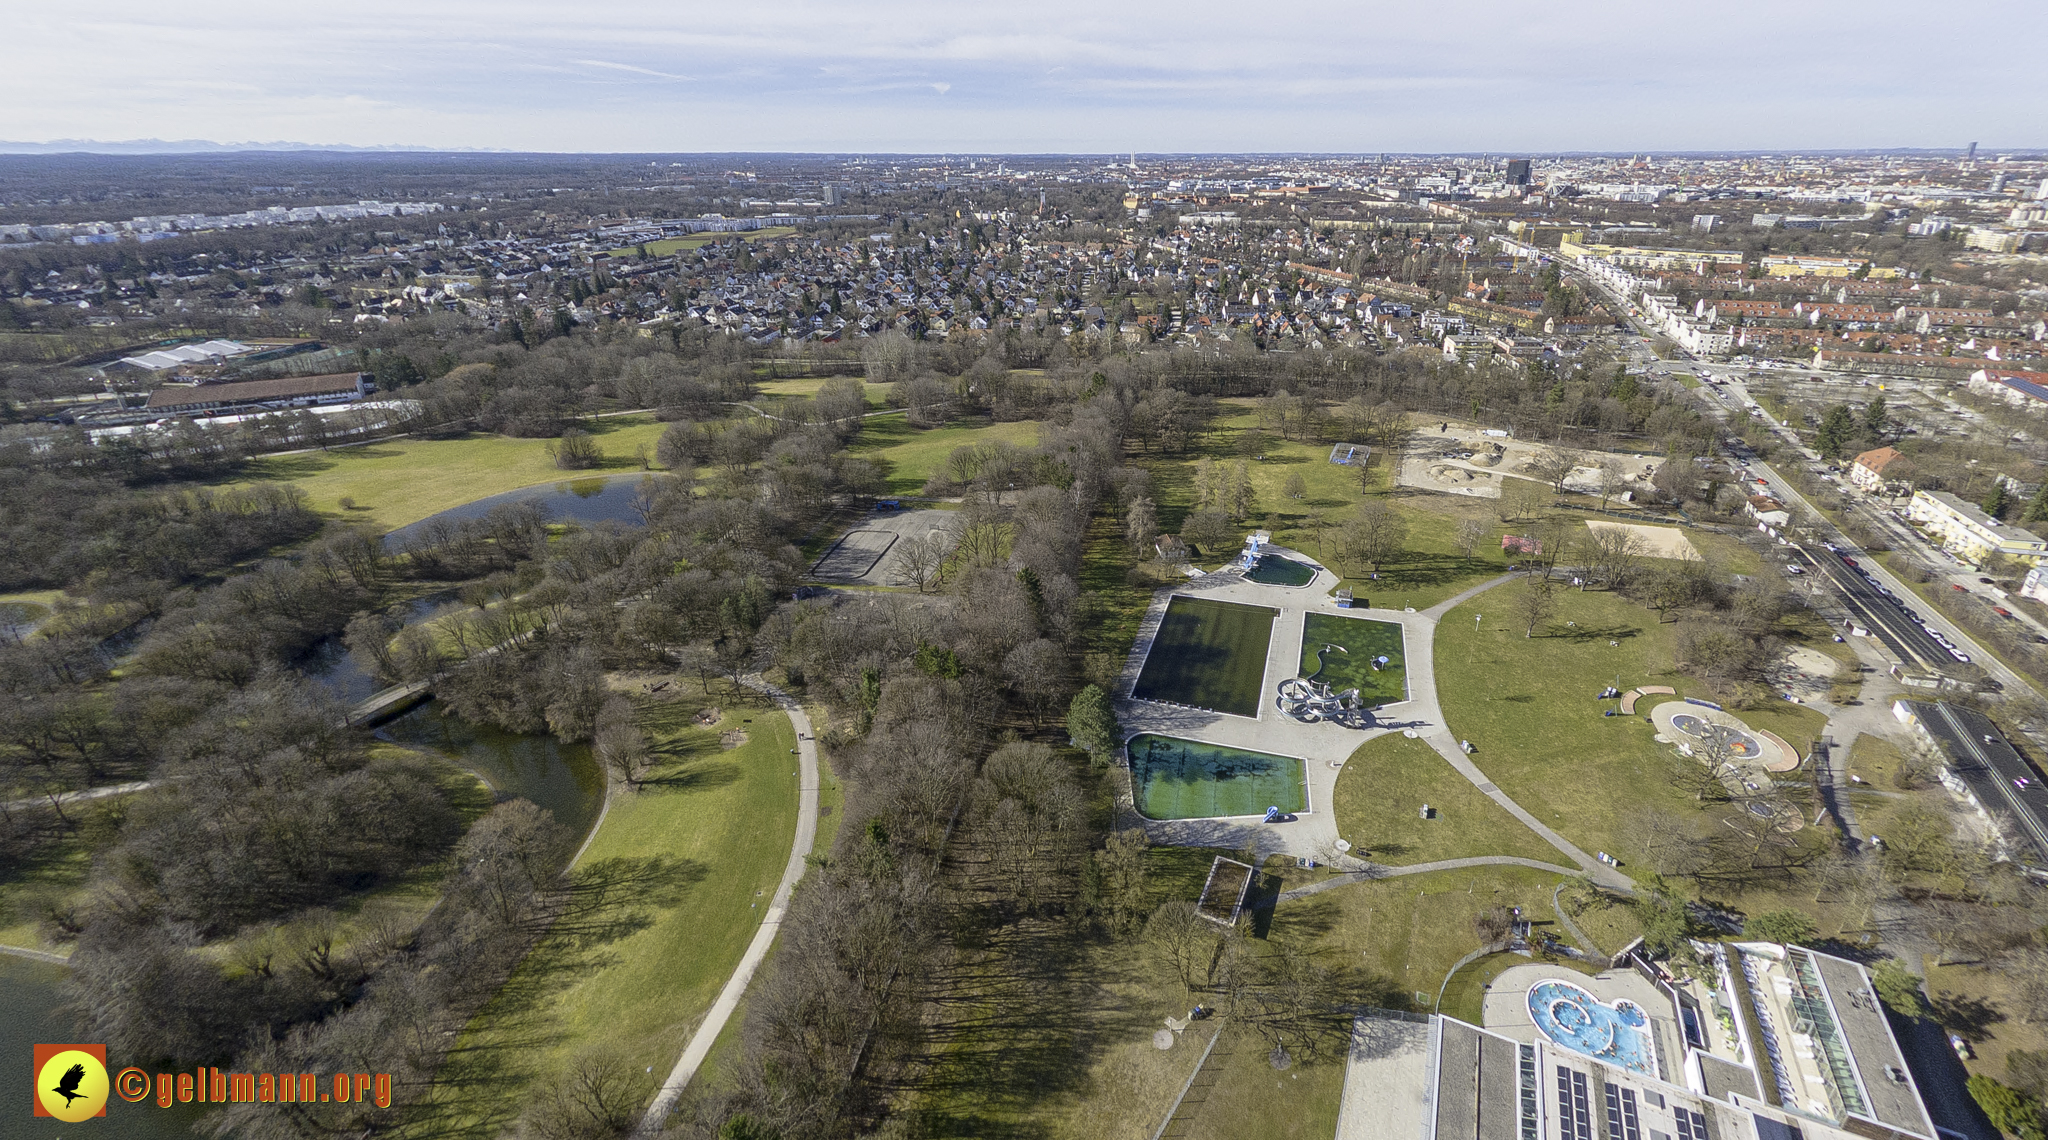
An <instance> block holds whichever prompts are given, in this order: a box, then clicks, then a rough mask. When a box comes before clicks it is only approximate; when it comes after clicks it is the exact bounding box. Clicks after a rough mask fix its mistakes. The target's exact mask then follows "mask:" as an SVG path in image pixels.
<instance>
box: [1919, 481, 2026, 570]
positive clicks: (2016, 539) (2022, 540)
mask: <svg viewBox="0 0 2048 1140" xmlns="http://www.w3.org/2000/svg"><path fill="white" fill-rule="evenodd" d="M1906 517H1907V518H1908V519H1910V520H1911V521H1912V522H1913V523H1914V525H1916V526H1918V527H1920V528H1921V529H1922V530H1925V531H1926V532H1927V533H1928V534H1929V535H1930V536H1931V537H1933V538H1934V540H1935V541H1936V542H1938V543H1940V544H1941V548H1942V549H1943V550H1946V551H1948V552H1949V553H1950V554H1953V555H1955V556H1956V557H1958V558H1962V559H1966V560H1968V561H1970V562H1975V563H1982V562H1983V561H1985V560H1986V559H1988V558H1991V557H1994V556H2001V555H2002V556H2004V557H2007V558H2016V559H2019V560H2020V561H2022V562H2028V563H2032V564H2033V565H2036V566H2038V565H2040V564H2041V562H2042V561H2043V559H2048V541H2044V540H2043V539H2042V538H2041V537H2040V536H2039V535H2037V534H2035V533H2034V532H2032V531H2029V530H2023V529H2021V528H2020V527H2016V526H2007V525H2006V524H2004V523H2002V522H1999V521H1998V520H1997V519H1994V518H1992V517H1991V516H1990V515H1987V514H1985V513H1984V512H1983V511H1982V510H1981V509H1979V508H1978V507H1977V505H1976V504H1975V503H1969V502H1965V501H1963V500H1962V499H1959V498H1956V497H1955V496H1954V495H1951V494H1949V493H1948V492H1947V491H1915V492H1913V501H1912V503H1911V504H1910V505H1908V506H1907V508H1906Z"/></svg>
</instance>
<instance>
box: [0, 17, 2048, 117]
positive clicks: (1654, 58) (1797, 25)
mask: <svg viewBox="0 0 2048 1140" xmlns="http://www.w3.org/2000/svg"><path fill="white" fill-rule="evenodd" d="M1845 16H1847V17H1849V18H1845ZM1942 17H1943V19H1942V22H1943V24H1944V26H1969V27H1976V28H1982V29H1996V31H1997V34H1998V38H1999V39H2000V40H2001V41H2003V42H2010V43H2013V44H2016V45H2018V44H2025V43H2029V42H2039V41H2040V39H2041V38H2042V37H2043V34H2044V33H2048V10H2044V9H2042V8H2039V7H2027V8H2023V9H2022V8H2015V7H2014V6H2012V5H2001V4H1995V3H1990V2H1988V0H1960V2H1959V3H1957V4H1952V5H1949V6H1948V7H1946V8H1945V9H1944V10H1943V13H1942ZM1926 22H1927V17H1926V10H1925V9H1924V8H1923V7H1921V6H1918V5H1908V4H1906V3H1903V2H1902V0H1880V2H1878V3H1876V4H1874V5H1864V6H1859V7H1858V8H1856V9H1855V10H1854V11H1853V13H1845V12H1844V11H1841V10H1830V9H1828V8H1826V7H1825V6H1811V7H1805V8H1800V7H1793V8H1785V7H1783V6H1778V5H1766V4H1764V3H1761V2H1759V0H1735V2H1734V3H1732V4H1729V5H1723V6H1721V7H1719V8H1716V9H1715V10H1714V11H1713V13H1712V18H1711V22H1710V21H1709V19H1708V18H1707V17H1705V16H1703V15H1701V14H1700V13H1698V12H1696V11H1694V10H1690V9H1686V10H1675V9H1674V10H1664V9H1659V8H1654V7H1643V6H1637V5H1629V4H1622V3H1619V2H1615V0H1574V2H1571V3H1567V4H1564V5H1554V6H1549V7H1544V8H1531V7H1529V6H1524V5H1509V4H1503V3H1499V2H1498V0H1460V2H1458V3H1454V4H1452V5H1449V6H1436V7H1430V8H1426V9H1422V8H1414V7H1400V8H1395V7H1388V6H1380V5H1369V6H1360V7H1356V8H1350V9H1327V8H1312V7H1310V6H1306V5H1293V6H1280V7H1275V6H1272V5H1260V6H1256V7H1248V6H1238V5H1221V4H1213V3H1212V4H1206V5H1204V4H1196V5H1166V4H1160V3H1146V4H1139V5H1135V6H1132V5H1123V6H1118V7H1117V8H1115V9H1113V10H1111V9H1107V8H1105V7H1103V6H1100V5H1084V4H1078V3H1073V2H1072V0H1056V2H1055V3H1052V4H1046V5H1036V6H1032V7H1030V8H1028V9H1024V8H1001V9H997V8H986V7H982V6H971V7H970V6H961V5H948V4H940V3H934V2H932V0H882V2H879V3H872V4H867V5H862V6H860V7H858V8H857V9H855V8H849V7H846V6H835V5H825V4H819V3H813V2H810V0H771V2H770V3H768V4H764V5H754V6H750V7H749V8H747V9H746V10H745V11H744V12H738V11H735V10H734V9H732V8H729V7H724V6H717V7H714V6H712V5H707V4H702V3H684V4H680V5H665V4H656V3H649V2H646V0H628V2H626V3H622V4H618V5H613V6H611V7H608V8H607V9H606V11H605V19H604V21H603V23H602V25H596V24H593V22H592V21H591V20H590V19H589V17H588V14H587V13H586V12H584V11H581V10H579V9H575V8H573V7H571V8H565V7H562V6H560V5H550V4H541V3H535V2H532V0H508V2H506V3H501V4H493V5H489V6H485V5H481V4H476V3H458V4H454V5H437V6H423V5H408V4H399V3H395V2H393V0H366V2H365V3H362V4H358V5H354V6H351V7H350V8H348V9H347V10H346V11H342V10H335V9H311V10H308V9H292V10H282V9H278V8H276V7H275V6H272V5H260V4H256V3H253V2H251V0H225V2H220V3H212V4H208V5H206V6H204V7H203V8H195V7H193V6H173V7H165V6H162V5H151V4H144V3H141V2H139V0H86V2H85V3H83V4H81V5H72V6H66V7H64V8H61V9H45V10H41V11H37V12H32V13H22V14H18V15H17V16H16V18H15V21H14V27H15V48H16V50H15V53H14V60H15V62H14V64H13V65H12V66H11V67H10V68H9V69H8V70H7V72H6V73H5V74H4V75H0V98H4V100H5V103H6V105H7V106H8V107H9V108H10V109H11V110H12V114H11V115H10V116H9V118H8V120H7V123H6V124H5V125H4V126H0V134H4V135H8V136H12V137H15V138H18V139H22V140H25V141H26V142H28V143H38V142H47V141H49V140H150V139H157V140H197V139H226V140H251V139H271V140H281V139H292V140H304V141H305V144H307V145H308V146H310V147H311V148H315V149H318V148H327V147H386V146H388V147H415V148H425V149H431V150H462V149H485V150H507V151H513V152H520V153H598V154H658V153H671V154H681V153H892V154H932V153H948V152H953V153H975V154H1004V153H1014V154H1052V153H1087V154H1115V153H1126V152H1129V151H1130V150H1132V149H1133V148H1136V149H1138V150H1140V151H1145V150H1148V149H1149V150H1152V151H1157V152H1164V153H1202V154H1234V153H1313V154H1344V153H1367V154H1369V153H1376V152H1379V151H1388V152H1402V153H1422V154H1442V153H1486V152H1505V151H1508V150H1514V151H1517V152H1535V153H1556V152H1581V153H1584V152H1600V153H1607V152H1612V153H1631V152H1642V151H1645V150H1650V151H1656V152H1660V153H1672V152H1701V151H1721V152H1727V151H1738V150H1739V151H1762V152H1769V151H1788V150H1789V151H1797V150H1801V149H1802V147H1807V148H1810V147H1811V146H1812V140H1813V139H1814V138H1815V137H1816V136H1824V137H1827V138H1829V139H1831V140H1832V141H1831V142H1830V143H1829V145H1828V146H1827V147H1826V148H1825V149H1828V150H1837V151H1841V150H1871V149H1882V148H1887V147H1894V148H1896V147H1912V148H1923V149H1956V148H1961V147H1963V146H1966V145H1967V144H1968V143H1969V142H1970V141H1971V140H1996V139H1999V138H2001V137H2003V138H2008V139H2011V138H2026V137H2027V136H2030V135H2037V134H2038V133H2039V131H2040V129H2041V127H2040V123H2039V115H2038V108H2039V107H2041V106H2043V105H2048V76H2044V75H2043V74H2042V73H2041V71H2040V70H2039V69H2030V68H2024V67H2022V68H2015V69H2011V70H2010V71H2009V72H2007V73H2004V74H2003V77H2002V78H2001V79H2000V80H1999V82H1998V83H1997V84H1988V83H1983V82H1972V81H1959V80H1958V79H1956V78H1954V77H1952V75H1950V74H1949V73H1948V69H1945V68H1939V67H1930V66H1929V65H1928V61H1927V59H1926V50H1925V48H1924V46H1923V45H1924V44H1925V43H1926V42H1927V39H1926V37H1925V36H1923V35H1920V34H1916V33H1914V32H1913V31H1912V29H1914V28H1917V27H1920V26H1922V25H1924V24H1925V23H1926ZM1715 28H1723V29H1727V30H1728V31H1727V33H1726V36H1725V38H1726V39H1727V40H1728V41H1729V44H1728V47H1727V48H1726V49H1725V50H1722V51H1718V52H1717V51H1716V50H1714V49H1713V48H1711V47H1703V46H1701V45H1702V43H1703V42H1710V41H1711V40H1712V39H1713V38H1714V35H1715V32H1714V29H1715ZM1772 43H1777V44H1782V45H1783V50H1782V51H1773V50H1770V48H1769V46H1768V45H1769V44H1772ZM1760 44H1761V45H1762V46H1760ZM2044 142H2048V140H2044ZM98 145H102V146H109V145H116V144H112V143H100V144H98ZM1987 145H1989V146H2003V147H2005V148H2007V149H2010V148H2011V146H2012V144H2009V143H2008V144H1996V143H1987ZM2023 145H2025V146H2026V147H2028V148H2029V149H2032V148H2034V147H2037V146H2039V145H2040V144H2035V143H2028V144H2023ZM294 149H299V147H296V146H295V147H294Z"/></svg>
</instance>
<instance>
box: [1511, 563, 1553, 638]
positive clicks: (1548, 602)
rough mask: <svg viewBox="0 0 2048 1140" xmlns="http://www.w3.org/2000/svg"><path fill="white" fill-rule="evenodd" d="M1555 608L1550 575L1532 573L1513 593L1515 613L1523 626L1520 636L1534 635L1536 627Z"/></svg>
mask: <svg viewBox="0 0 2048 1140" xmlns="http://www.w3.org/2000/svg"><path fill="white" fill-rule="evenodd" d="M1556 609H1557V599H1556V597H1554V596H1553V594H1552V587H1551V584H1550V575H1548V574H1540V575H1536V574H1532V575H1530V576H1529V579H1528V580H1527V581H1526V582H1524V583H1522V588H1521V590H1519V591H1518V592H1517V593H1516V594H1515V613H1516V614H1517V615H1518V616H1520V617H1521V618H1522V619H1523V622H1524V624H1525V628H1524V629H1523V631H1522V636H1523V637H1525V638H1527V637H1535V636H1536V627H1537V626H1538V625H1541V624H1542V623H1543V622H1544V621H1545V620H1546V619H1547V618H1549V617H1550V615H1551V613H1552V612H1554V611H1555V610H1556Z"/></svg>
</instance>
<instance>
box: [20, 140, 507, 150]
mask: <svg viewBox="0 0 2048 1140" xmlns="http://www.w3.org/2000/svg"><path fill="white" fill-rule="evenodd" d="M305 150H316V151H364V152H388V151H419V152H424V153H434V154H449V153H456V152H464V153H468V152H475V153H498V152H497V151H496V150H495V148H491V147H474V146H345V145H342V144H340V143H302V142H230V143H222V142H213V141H211V140H209V139H173V140H170V141H166V140H164V139H128V140H126V141H123V142H102V141H100V140H98V139H53V140H51V141H50V142H7V141H4V140H0V154H227V153H231V152H238V151H305Z"/></svg>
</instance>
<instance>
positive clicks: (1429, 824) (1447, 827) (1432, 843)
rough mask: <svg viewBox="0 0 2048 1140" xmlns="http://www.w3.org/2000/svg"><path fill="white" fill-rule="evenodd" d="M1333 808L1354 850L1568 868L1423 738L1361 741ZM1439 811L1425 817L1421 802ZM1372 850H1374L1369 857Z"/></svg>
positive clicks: (1395, 861) (1393, 859)
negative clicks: (1514, 859) (1513, 858)
mask: <svg viewBox="0 0 2048 1140" xmlns="http://www.w3.org/2000/svg"><path fill="white" fill-rule="evenodd" d="M1334 798H1335V801H1336V802H1335V803H1333V804H1332V805H1331V808H1332V810H1334V811H1335V812H1336V813H1337V834H1339V835H1341V836H1343V837H1344V838H1345V839H1347V840H1349V841H1350V842H1351V845H1352V848H1353V851H1352V853H1353V854H1357V855H1361V856H1362V857H1367V858H1370V859H1372V861H1373V862H1375V863H1386V864H1389V865H1392V866H1397V867H1398V866H1406V865H1409V864H1413V863H1433V862H1435V861H1437V860H1439V859H1463V858H1467V857H1470V856H1475V855H1517V856H1520V857H1522V858H1524V859H1540V860H1542V861H1544V862H1547V863H1559V864H1563V865H1567V866H1568V865H1569V861H1568V860H1566V859H1565V857H1564V856H1563V855H1561V854H1559V853H1558V851H1557V849H1556V848H1554V847H1552V846H1551V845H1550V844H1548V843H1546V842H1544V841H1543V839H1542V838H1541V837H1540V836H1538V835H1537V834H1536V833H1535V832H1533V831H1530V830H1529V829H1528V828H1526V827H1524V826H1522V823H1521V821H1520V820H1517V819H1516V818H1515V817H1514V816H1511V815H1509V814H1508V813H1507V810H1506V809H1505V808H1502V807H1501V806H1500V805H1499V804H1497V803H1494V802H1493V801H1492V800H1490V799H1488V798H1486V796H1485V795H1484V794H1482V793H1481V792H1480V791H1479V789H1477V788H1475V787H1473V786H1472V782H1471V781H1469V780H1467V779H1466V778H1465V777H1463V776H1461V775H1459V774H1458V773H1457V772H1456V771H1453V770H1452V768H1451V766H1450V765H1449V764H1447V763H1445V762H1444V758H1443V757H1441V756H1438V755H1437V754H1436V749H1434V748H1431V747H1430V746H1429V745H1428V744H1425V743H1424V742H1422V741H1420V740H1410V739H1409V738H1407V737H1405V736H1402V735H1400V734H1398V733H1389V734H1388V735H1386V736H1382V737H1380V738H1378V739H1377V740H1371V741H1368V742H1366V743H1364V744H1361V745H1359V747H1358V751H1356V752H1353V753H1352V754H1351V758H1350V759H1349V760H1346V761H1345V762H1344V770H1343V771H1342V772H1340V773H1338V775H1337V789H1336V792H1335V793H1334ZM1423 804H1428V805H1429V806H1430V807H1431V808H1433V809H1435V811H1436V813H1437V814H1436V818H1434V819H1423V818H1422V805H1423ZM1368 853H1369V854H1368Z"/></svg>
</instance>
